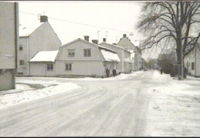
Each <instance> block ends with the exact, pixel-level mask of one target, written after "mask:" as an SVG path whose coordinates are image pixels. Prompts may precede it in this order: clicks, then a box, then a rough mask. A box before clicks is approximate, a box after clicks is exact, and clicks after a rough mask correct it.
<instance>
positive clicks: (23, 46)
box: [17, 16, 61, 76]
mask: <svg viewBox="0 0 200 138" xmlns="http://www.w3.org/2000/svg"><path fill="white" fill-rule="evenodd" d="M19 35H20V38H19V46H18V49H17V50H18V62H17V63H18V68H17V71H18V74H20V75H25V76H28V75H30V64H29V61H30V59H32V58H33V56H34V55H35V54H37V53H38V52H40V51H52V50H58V49H59V47H60V46H61V41H60V39H59V38H58V36H57V34H56V33H55V32H54V29H53V28H52V26H51V25H50V23H49V22H48V17H47V16H40V22H39V21H38V22H37V23H33V24H32V25H30V26H26V27H24V26H22V25H21V26H20V27H19Z"/></svg>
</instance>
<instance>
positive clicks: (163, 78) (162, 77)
mask: <svg viewBox="0 0 200 138" xmlns="http://www.w3.org/2000/svg"><path fill="white" fill-rule="evenodd" d="M153 79H154V80H156V81H170V80H172V77H170V75H169V74H164V73H163V74H160V72H159V71H157V70H156V71H153Z"/></svg>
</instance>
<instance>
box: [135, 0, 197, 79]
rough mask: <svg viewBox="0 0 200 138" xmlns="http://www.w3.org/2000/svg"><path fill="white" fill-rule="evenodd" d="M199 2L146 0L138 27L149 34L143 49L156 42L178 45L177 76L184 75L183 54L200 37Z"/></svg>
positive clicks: (187, 51) (194, 44)
mask: <svg viewBox="0 0 200 138" xmlns="http://www.w3.org/2000/svg"><path fill="white" fill-rule="evenodd" d="M199 24H200V3H198V2H197V1H190V2H187V1H168V2H166V1H165V2H147V3H145V5H144V6H143V14H142V16H141V19H140V21H139V24H138V27H139V28H140V30H141V31H143V32H144V33H145V35H146V36H147V37H146V39H145V41H144V43H143V48H145V49H146V48H151V47H153V46H155V45H159V46H160V45H164V46H166V45H169V44H170V45H174V46H175V47H176V55H177V64H178V66H179V69H178V77H179V79H183V76H184V63H183V62H184V60H183V59H184V56H185V55H186V54H188V53H189V52H190V51H191V50H192V49H193V48H194V47H195V46H196V45H197V41H198V39H199V37H200V33H199V32H200V27H197V25H199Z"/></svg>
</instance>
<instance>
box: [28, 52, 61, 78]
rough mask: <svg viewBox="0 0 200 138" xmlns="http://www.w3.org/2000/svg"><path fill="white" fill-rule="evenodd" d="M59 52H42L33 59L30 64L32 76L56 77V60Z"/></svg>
mask: <svg viewBox="0 0 200 138" xmlns="http://www.w3.org/2000/svg"><path fill="white" fill-rule="evenodd" d="M57 54H58V50H55V51H40V52H38V53H37V54H36V55H35V56H33V58H31V60H30V62H29V64H30V76H56V71H55V69H54V67H55V60H56V57H57Z"/></svg>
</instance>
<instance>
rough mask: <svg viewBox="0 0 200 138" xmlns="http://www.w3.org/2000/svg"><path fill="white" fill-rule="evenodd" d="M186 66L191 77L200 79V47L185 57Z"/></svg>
mask: <svg viewBox="0 0 200 138" xmlns="http://www.w3.org/2000/svg"><path fill="white" fill-rule="evenodd" d="M184 66H185V68H186V69H187V72H188V74H189V75H192V76H195V77H200V45H198V46H196V47H195V48H193V49H192V51H191V52H189V53H188V54H187V55H186V56H185V57H184Z"/></svg>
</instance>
